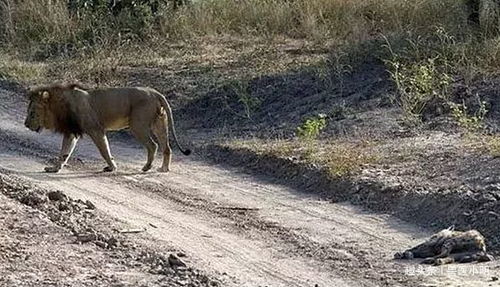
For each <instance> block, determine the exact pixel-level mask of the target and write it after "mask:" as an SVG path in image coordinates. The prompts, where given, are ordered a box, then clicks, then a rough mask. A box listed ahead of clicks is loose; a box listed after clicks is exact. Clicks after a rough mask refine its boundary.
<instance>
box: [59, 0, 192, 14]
mask: <svg viewBox="0 0 500 287" xmlns="http://www.w3.org/2000/svg"><path fill="white" fill-rule="evenodd" d="M188 2H189V0H68V8H69V10H70V11H71V12H72V13H77V12H78V11H79V10H80V9H90V10H94V11H97V10H100V11H102V10H103V9H106V10H108V11H109V12H110V13H112V14H113V15H117V14H119V13H120V12H121V11H122V10H124V9H133V8H135V7H137V6H139V5H146V6H149V7H150V9H151V12H152V13H153V14H156V13H157V12H158V10H159V8H160V5H165V6H170V7H172V8H173V9H174V10H176V9H178V8H179V7H180V6H182V5H185V4H187V3H188Z"/></svg>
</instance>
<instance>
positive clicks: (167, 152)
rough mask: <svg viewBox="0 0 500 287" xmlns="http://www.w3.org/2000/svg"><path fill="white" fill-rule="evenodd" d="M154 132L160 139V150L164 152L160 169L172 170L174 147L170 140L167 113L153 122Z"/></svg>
mask: <svg viewBox="0 0 500 287" xmlns="http://www.w3.org/2000/svg"><path fill="white" fill-rule="evenodd" d="M152 130H153V133H154V135H155V137H156V139H157V140H158V144H159V145H160V150H161V151H162V152H163V163H162V166H161V167H160V168H159V169H158V171H160V172H168V171H169V170H170V161H171V160H172V149H171V148H170V144H169V142H168V126H167V119H166V117H165V115H160V116H159V117H158V118H157V119H155V121H154V122H153V126H152Z"/></svg>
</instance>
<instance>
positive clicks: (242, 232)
mask: <svg viewBox="0 0 500 287" xmlns="http://www.w3.org/2000/svg"><path fill="white" fill-rule="evenodd" d="M0 103H1V104H0V117H1V118H0V120H1V122H0V132H1V135H2V142H1V143H0V168H1V169H2V171H3V173H4V174H7V175H6V177H7V178H8V182H13V184H14V186H15V184H16V183H17V182H19V181H20V182H26V183H29V184H33V185H34V188H35V189H37V188H38V189H41V190H46V191H54V190H60V191H62V192H63V193H64V194H66V195H67V196H69V197H71V198H73V199H81V200H82V201H84V202H85V201H87V200H90V201H91V202H92V203H93V204H94V205H95V206H96V208H97V211H98V212H100V213H102V214H103V216H104V217H105V218H106V220H108V221H109V222H110V225H113V224H121V225H122V226H127V228H139V229H145V231H144V232H141V233H140V234H138V235H131V236H127V240H129V241H130V243H128V244H127V245H130V246H134V247H135V248H138V249H139V250H141V249H145V250H154V251H155V252H158V253H160V254H168V253H169V252H175V253H179V252H180V253H182V254H185V255H186V258H185V259H183V260H184V261H185V262H186V264H187V265H188V266H189V267H192V268H194V269H191V270H202V271H201V272H202V273H203V274H206V276H208V278H212V279H210V280H209V281H206V282H205V283H201V282H199V280H198V279H197V278H198V277H196V276H185V277H183V280H185V281H182V282H181V283H179V282H178V278H177V277H176V276H177V275H176V274H175V273H171V272H166V274H161V275H154V276H153V275H151V274H149V273H148V272H144V270H143V269H141V268H137V269H134V268H135V267H130V266H129V265H127V264H121V265H120V264H118V262H116V263H115V264H117V266H116V267H114V268H117V269H118V270H123V269H120V268H125V267H124V266H127V267H126V268H125V269H126V270H127V272H130V273H133V274H135V275H130V277H126V276H125V275H123V276H124V277H120V276H121V275H119V274H115V276H117V277H116V278H111V279H110V278H108V277H102V278H101V277H98V278H93V280H92V284H96V285H101V286H107V285H108V284H109V282H110V281H109V280H118V281H120V280H121V282H123V284H125V285H127V284H129V286H134V285H133V284H137V283H135V282H138V281H137V280H142V281H140V282H141V284H144V285H145V286H155V284H158V282H176V283H175V284H180V285H182V284H186V285H187V284H194V286H198V285H202V284H211V283H210V282H220V284H221V285H223V286H316V285H317V286H440V285H443V286H445V285H448V286H455V285H460V286H485V285H489V284H495V283H492V277H493V276H496V274H497V272H498V263H497V262H492V263H488V264H480V265H476V264H474V265H467V266H466V267H464V268H468V269H464V270H462V271H461V272H457V269H453V268H452V269H449V267H444V269H437V268H433V269H428V270H427V271H429V272H431V273H433V275H429V274H427V275H428V276H423V275H422V274H418V275H412V274H410V273H408V271H409V270H410V271H411V268H412V267H415V266H416V265H415V263H414V262H413V263H402V262H396V261H393V260H392V254H393V253H394V252H396V251H399V250H401V249H405V248H407V247H409V246H410V245H412V244H415V243H417V242H419V241H421V240H422V239H423V238H425V237H426V236H428V235H429V234H430V233H429V232H430V231H429V230H425V229H421V228H418V227H416V226H414V225H411V224H407V223H404V222H402V221H400V220H397V219H395V218H393V217H390V216H387V215H382V214H376V213H371V212H367V211H363V210H360V209H359V208H355V207H353V206H351V205H349V204H345V203H332V202H330V201H325V200H323V199H322V197H320V196H316V195H314V194H311V193H310V192H305V191H306V190H305V189H301V188H293V187H290V186H287V185H283V184H280V183H279V182H277V181H276V180H274V179H273V178H270V177H263V176H253V175H249V174H246V173H244V172H243V170H242V169H240V168H234V167H233V168H230V167H227V166H219V165H213V164H210V163H206V162H205V161H203V160H202V159H203V157H200V156H196V155H195V156H193V157H191V158H185V157H181V156H177V155H176V156H175V157H174V162H173V168H172V172H171V173H169V174H168V175H165V174H157V173H141V172H138V170H139V168H140V167H141V166H142V164H143V161H144V152H143V151H142V150H141V149H140V148H139V147H138V146H137V145H136V144H134V143H132V142H130V141H129V140H128V139H121V138H117V139H116V140H113V141H112V152H113V154H114V156H115V158H116V159H117V161H118V163H119V167H120V171H119V172H116V173H114V174H101V173H99V172H98V171H99V170H100V169H101V167H102V166H101V165H102V160H100V159H99V158H98V156H97V152H96V150H95V147H94V146H93V145H92V144H91V143H90V142H89V141H88V140H83V141H82V142H81V143H79V146H78V148H77V151H76V154H75V158H78V160H73V161H72V164H71V167H70V168H69V169H67V170H65V171H64V172H62V173H60V174H57V175H51V174H45V173H42V172H41V170H43V166H44V165H45V164H47V161H48V160H49V159H50V158H52V157H53V156H54V155H55V154H56V150H57V148H58V146H59V141H60V139H59V137H57V136H54V135H51V134H49V133H43V134H41V135H38V134H34V133H31V132H29V131H27V130H26V129H25V128H24V127H23V126H22V122H23V118H24V109H25V102H24V100H23V98H22V97H20V96H19V95H17V94H15V92H12V91H9V90H1V91H0ZM12 189H13V188H12V187H8V186H7V187H6V191H4V193H5V194H11V193H12ZM14 192H15V189H14ZM13 197H14V198H16V196H13ZM6 202H10V203H11V204H15V205H16V206H17V207H16V208H18V209H23V210H25V212H27V213H29V212H35V211H33V210H31V209H30V208H26V207H19V203H17V202H12V201H6ZM26 210H28V211H26ZM42 217H43V216H42ZM40 220H41V219H40ZM24 222H27V224H30V223H31V221H29V220H28V218H26V220H25V221H24ZM45 224H47V225H49V226H51V228H53V229H55V230H58V232H60V233H58V234H60V235H59V236H60V237H57V236H54V237H55V238H51V239H57V238H60V240H53V241H55V242H56V243H58V246H59V248H58V249H57V250H63V251H65V252H66V249H68V250H67V252H70V253H72V254H75V257H78V258H79V257H84V258H87V257H88V256H84V255H81V256H80V255H79V254H82V253H78V252H79V250H73V249H74V248H77V247H78V248H90V250H91V251H95V254H94V253H93V254H92V256H96V259H95V260H99V256H102V258H101V259H100V260H104V261H105V260H109V261H105V262H111V263H110V264H113V262H114V261H113V258H114V257H113V256H114V253H113V252H108V251H106V252H103V251H102V250H100V249H97V248H95V247H94V246H90V247H89V246H85V245H83V246H84V247H82V246H79V245H77V246H73V245H71V244H66V245H64V242H67V241H64V240H65V238H66V240H69V238H71V232H74V230H73V231H72V230H71V228H69V229H68V227H67V226H66V225H64V226H66V227H65V228H66V229H63V228H60V227H57V226H54V224H53V223H51V222H48V221H47V220H46V219H45ZM42 226H43V225H42ZM64 231H66V232H67V233H64ZM108 232H110V231H108ZM40 233H41V234H43V233H42V232H41V231H40ZM6 234H7V235H8V236H7V239H6V240H5V242H10V241H11V240H14V238H18V237H17V236H19V235H18V234H17V233H13V234H11V233H6ZM41 238H43V236H32V237H31V238H30V239H29V240H33V241H34V242H43V241H44V240H43V239H41ZM45 240H47V239H45ZM3 241H4V240H2V242H3ZM28 242H31V241H28ZM6 245H8V246H10V245H11V244H6ZM61 246H63V247H62V248H61ZM10 247H11V246H10ZM10 247H9V248H10ZM50 250H52V249H50ZM80 252H81V251H80ZM123 252H129V251H127V249H125V251H123ZM57 256H58V255H57V254H54V253H50V252H49V253H48V254H47V255H46V256H43V257H39V258H40V259H39V261H38V264H41V262H46V261H47V258H50V259H51V260H52V259H53V260H54V261H55V262H59V261H57V258H58V257H57ZM42 258H43V259H42ZM84 258H79V259H75V260H74V262H75V264H76V266H78V268H85V266H86V265H85V264H86V263H85V261H84ZM92 258H93V257H92ZM7 260H8V259H3V258H2V261H3V263H2V264H1V266H2V268H6V269H7V268H12V266H11V265H12V264H9V263H8V261H7ZM54 261H51V262H54ZM51 265H52V264H49V266H51ZM14 266H17V265H14ZM30 266H31V265H30ZM101 266H106V268H108V265H101ZM479 267H481V268H482V269H481V270H483V271H484V272H482V273H481V274H478V272H475V273H474V272H473V270H474V268H479ZM25 268H28V267H19V269H16V270H15V272H11V273H10V274H14V276H15V277H14V278H15V280H18V279H19V278H21V276H22V275H20V274H22V272H23V270H25ZM109 268H111V270H113V269H112V268H113V267H109ZM146 269H147V268H146ZM53 270H57V271H52V270H51V272H50V273H49V272H47V273H45V274H42V275H39V276H36V277H35V278H34V279H32V280H39V279H40V278H47V276H51V277H50V278H51V280H54V282H53V285H62V286H64V284H66V281H65V280H69V279H68V278H67V276H68V275H67V273H65V271H63V270H59V269H58V268H57V264H56V265H55V267H54V269H53ZM467 270H469V271H467ZM485 270H486V271H487V272H486V271H485ZM2 272H3V271H2ZM40 272H42V273H43V272H44V271H40ZM88 272H90V271H88ZM134 272H137V273H134ZM189 272H194V271H189ZM52 273H56V274H55V275H49V274H52ZM111 273H113V274H114V272H111ZM164 273H165V272H164ZM417 273H418V272H417ZM18 274H19V275H18ZM188 274H192V273H188ZM196 274H198V271H196ZM196 274H195V275H196ZM44 276H45V277H44ZM110 276H111V275H110ZM16 278H17V279H16ZM52 278H53V279H52ZM58 278H59V279H58ZM162 280H163V281H162ZM169 280H171V281H169ZM31 282H34V281H31ZM112 282H115V281H112ZM9 284H10V286H17V285H15V284H16V283H10V282H9ZM12 284H14V285H12ZM159 284H162V283H159ZM214 284H215V283H214ZM217 284H218V283H217ZM7 286H9V285H7ZM90 286H92V285H90ZM167 286H171V285H168V283H167Z"/></svg>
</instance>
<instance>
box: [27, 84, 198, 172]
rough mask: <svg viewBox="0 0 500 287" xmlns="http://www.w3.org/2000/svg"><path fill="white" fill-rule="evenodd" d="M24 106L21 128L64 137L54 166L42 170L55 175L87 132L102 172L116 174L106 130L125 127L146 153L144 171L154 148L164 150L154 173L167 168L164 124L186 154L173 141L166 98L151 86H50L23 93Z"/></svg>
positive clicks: (172, 127)
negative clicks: (26, 101)
mask: <svg viewBox="0 0 500 287" xmlns="http://www.w3.org/2000/svg"><path fill="white" fill-rule="evenodd" d="M28 96H29V100H30V102H29V106H28V115H27V117H26V121H25V126H26V127H27V128H29V129H30V130H32V131H36V132H39V131H40V130H41V129H42V128H45V129H49V130H53V131H55V132H58V133H62V134H63V135H64V138H63V142H62V148H61V152H60V154H59V158H58V161H57V162H56V164H55V165H54V166H48V167H46V168H45V171H46V172H58V171H59V170H60V169H61V168H62V167H63V166H64V165H66V163H67V162H68V159H69V157H70V156H71V153H72V152H73V150H74V148H75V146H76V143H77V141H78V139H79V138H80V137H81V136H82V135H83V134H87V135H88V136H89V137H90V138H91V139H92V140H93V141H94V143H95V145H96V146H97V148H98V149H99V152H100V153H101V155H102V157H103V158H104V159H105V160H106V162H107V164H108V166H107V167H105V168H104V170H103V171H105V172H110V171H114V170H116V164H115V162H114V160H113V157H112V156H111V153H110V150H109V144H108V139H107V137H106V132H107V131H111V130H121V129H124V128H127V127H128V128H130V131H131V132H132V134H133V135H134V136H135V138H137V140H139V142H141V143H142V144H143V145H144V147H145V148H146V150H147V152H148V159H147V162H146V165H144V167H143V168H142V170H143V171H148V170H149V169H151V165H152V163H153V160H154V157H155V154H156V150H157V144H156V143H155V141H154V140H153V137H152V134H154V136H155V137H156V139H157V141H158V143H159V145H160V148H161V149H162V150H163V164H162V167H161V168H160V169H159V171H162V172H167V171H169V168H170V160H171V149H170V145H169V142H168V126H167V124H168V123H167V122H169V123H170V128H171V130H172V134H173V136H174V140H175V143H176V144H177V147H178V148H179V149H180V150H181V151H182V153H183V154H185V155H189V154H190V153H191V151H190V150H189V149H186V150H184V149H183V148H182V147H181V146H180V145H179V142H178V141H177V136H176V134H175V128H174V121H173V117H172V110H171V109H170V105H169V104H168V102H167V100H166V99H165V97H164V96H163V95H162V94H160V93H159V92H158V91H156V90H154V89H151V88H142V87H133V88H102V89H94V90H85V89H84V88H83V87H82V86H81V85H79V84H57V83H56V84H52V85H48V86H41V87H36V88H32V89H30V90H29V92H28Z"/></svg>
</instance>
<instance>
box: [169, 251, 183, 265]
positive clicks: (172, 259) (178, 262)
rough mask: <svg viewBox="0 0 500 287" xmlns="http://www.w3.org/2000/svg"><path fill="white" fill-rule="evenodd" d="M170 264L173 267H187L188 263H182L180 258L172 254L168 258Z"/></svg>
mask: <svg viewBox="0 0 500 287" xmlns="http://www.w3.org/2000/svg"><path fill="white" fill-rule="evenodd" d="M168 263H169V264H170V266H172V267H186V263H184V262H182V260H181V259H179V257H177V256H176V255H175V254H170V256H169V257H168Z"/></svg>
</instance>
